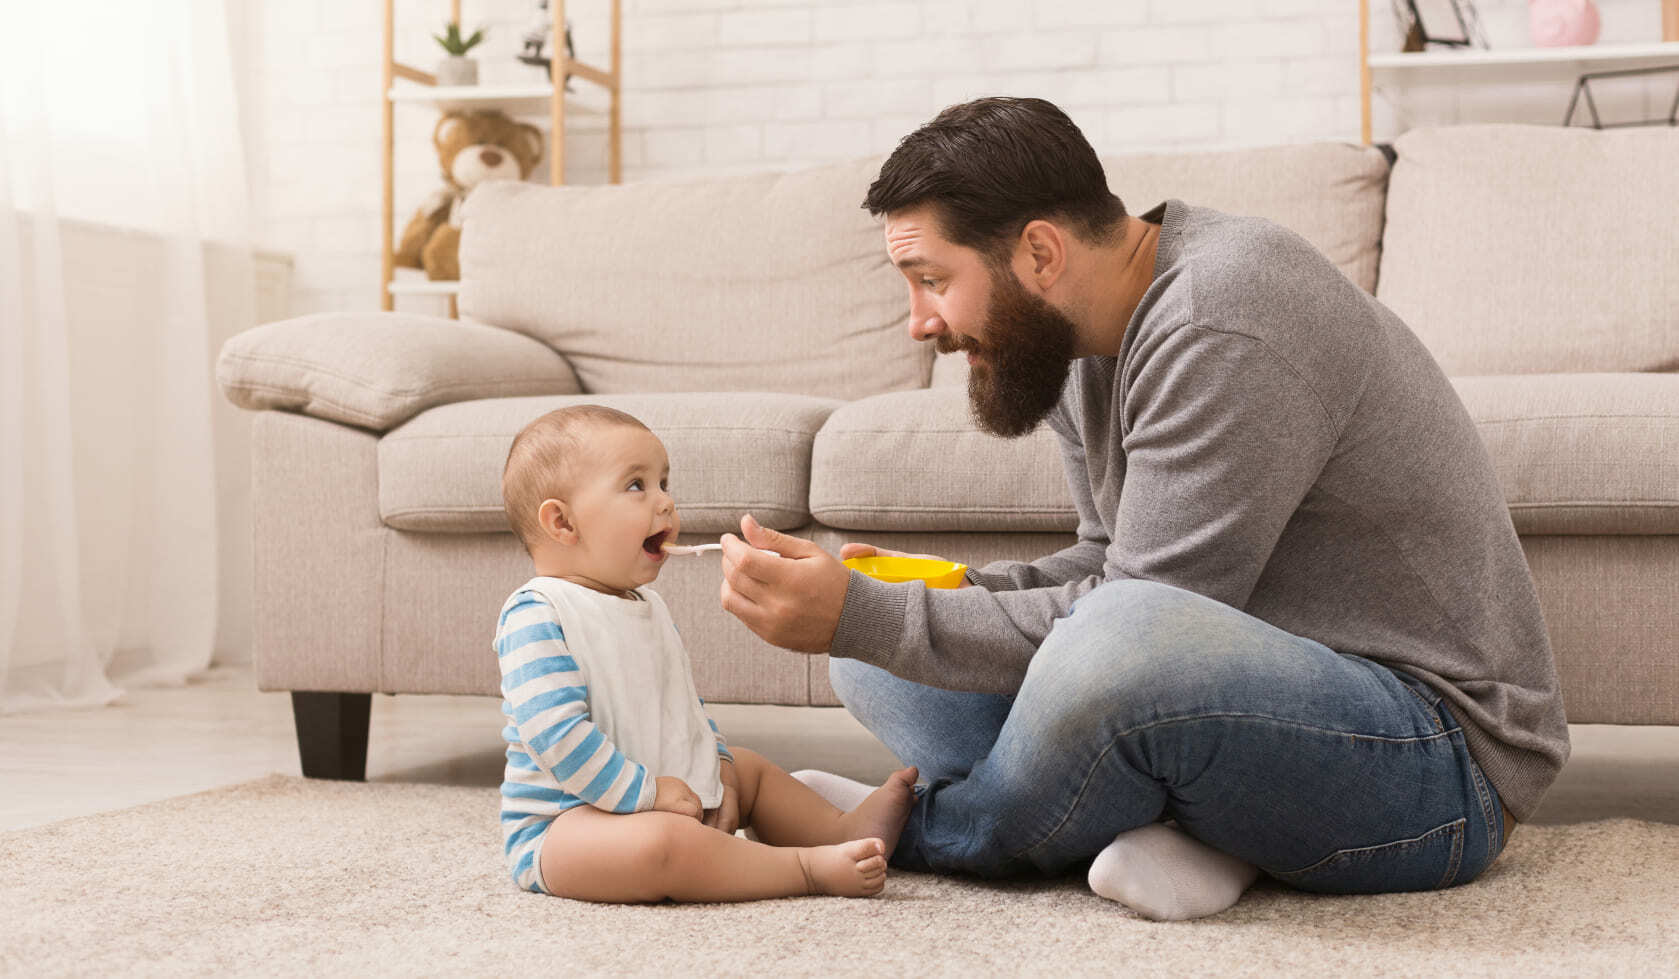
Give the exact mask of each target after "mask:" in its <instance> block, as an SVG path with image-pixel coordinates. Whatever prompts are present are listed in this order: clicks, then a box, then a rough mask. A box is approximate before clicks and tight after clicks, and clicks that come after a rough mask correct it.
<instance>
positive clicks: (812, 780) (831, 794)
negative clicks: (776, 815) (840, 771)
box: [793, 768, 878, 812]
mask: <svg viewBox="0 0 1679 979" xmlns="http://www.w3.org/2000/svg"><path fill="white" fill-rule="evenodd" d="M793 777H794V778H796V779H798V780H799V781H801V782H803V783H804V784H805V785H806V786H808V787H809V788H810V790H811V791H812V792H815V793H816V794H817V795H819V796H821V797H822V798H824V799H827V800H828V804H829V805H831V806H833V807H835V808H837V809H838V810H839V811H840V812H850V811H851V810H853V809H855V808H857V807H858V806H859V805H862V803H863V800H864V799H867V798H868V797H869V793H870V792H873V791H874V790H875V789H876V788H878V786H874V785H864V784H863V783H862V782H857V781H853V780H852V779H849V778H846V777H845V776H844V775H835V774H834V773H832V772H824V771H818V770H817V769H814V768H806V769H802V770H800V771H797V772H794V773H793Z"/></svg>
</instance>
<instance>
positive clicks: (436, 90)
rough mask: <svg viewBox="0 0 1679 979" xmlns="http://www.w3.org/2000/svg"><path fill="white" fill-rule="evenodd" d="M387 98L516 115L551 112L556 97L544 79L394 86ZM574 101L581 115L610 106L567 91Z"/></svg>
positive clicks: (439, 107)
mask: <svg viewBox="0 0 1679 979" xmlns="http://www.w3.org/2000/svg"><path fill="white" fill-rule="evenodd" d="M387 97H388V98H389V99H390V100H391V101H392V102H395V103H397V104H399V105H402V104H407V105H419V104H427V103H429V104H431V105H433V106H435V107H436V108H437V110H438V111H439V112H454V111H456V110H459V111H462V112H488V111H490V110H497V111H500V112H505V113H507V114H508V115H510V116H512V117H514V118H516V119H517V118H522V117H530V116H546V115H548V104H549V102H550V101H551V100H552V99H553V98H554V86H552V85H549V84H547V83H545V82H538V83H536V84H530V85H438V86H427V85H418V84H405V85H393V86H391V88H390V91H389V92H388V93H387ZM566 100H567V101H568V102H570V103H571V104H570V105H568V106H567V107H566V109H567V111H568V112H575V113H578V114H579V115H592V116H604V115H607V114H608V113H609V112H610V109H605V108H601V107H599V106H595V105H591V104H589V103H588V102H585V101H581V100H579V99H578V98H577V96H576V94H575V93H567V94H566Z"/></svg>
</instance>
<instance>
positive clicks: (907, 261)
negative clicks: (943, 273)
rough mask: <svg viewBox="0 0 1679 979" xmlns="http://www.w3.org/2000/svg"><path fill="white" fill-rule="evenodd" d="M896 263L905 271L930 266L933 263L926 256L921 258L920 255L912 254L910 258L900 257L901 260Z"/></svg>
mask: <svg viewBox="0 0 1679 979" xmlns="http://www.w3.org/2000/svg"><path fill="white" fill-rule="evenodd" d="M894 264H896V265H897V266H898V268H901V269H903V270H904V271H905V272H908V271H910V270H912V269H924V268H929V267H931V266H932V264H933V263H932V262H929V261H927V260H926V259H925V258H919V257H916V256H914V255H912V256H910V257H908V258H904V259H900V260H899V261H897V262H896V263H894Z"/></svg>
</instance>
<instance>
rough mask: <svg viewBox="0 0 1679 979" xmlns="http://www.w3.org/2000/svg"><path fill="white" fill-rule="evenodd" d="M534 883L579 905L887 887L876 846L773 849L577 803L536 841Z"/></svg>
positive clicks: (685, 823) (665, 815)
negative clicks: (538, 865) (538, 878)
mask: <svg viewBox="0 0 1679 979" xmlns="http://www.w3.org/2000/svg"><path fill="white" fill-rule="evenodd" d="M541 860H542V880H543V883H544V884H546V885H547V887H548V890H549V892H550V893H552V894H556V895H559V896H560V897H569V898H576V899H578V900H583V901H606V902H612V903H631V902H644V901H662V900H664V899H666V898H670V899H672V900H676V901H752V900H758V899H761V898H770V897H792V896H797V895H803V894H838V895H843V896H847V897H868V896H871V895H874V894H878V893H880V891H881V890H882V889H883V888H884V887H885V886H886V856H885V853H884V852H883V851H882V849H881V844H880V842H879V841H878V840H857V841H854V842H852V843H847V844H843V845H841V846H821V847H786V848H783V847H773V846H766V845H765V844H762V843H753V842H751V841H750V840H743V839H741V838H740V837H738V836H732V835H730V834H728V833H719V832H717V831H716V830H715V829H712V828H711V827H709V826H706V825H704V824H703V823H701V822H699V821H698V820H696V819H692V818H690V817H688V816H679V815H677V814H675V813H669V812H638V813H628V814H617V813H609V812H602V811H600V810H599V809H595V808H593V807H590V806H578V807H577V808H575V809H571V810H568V811H566V812H565V813H563V814H562V815H560V816H558V817H556V818H555V820H554V824H553V825H552V826H551V827H549V829H548V832H547V834H546V835H545V836H544V837H543V841H542V854H541Z"/></svg>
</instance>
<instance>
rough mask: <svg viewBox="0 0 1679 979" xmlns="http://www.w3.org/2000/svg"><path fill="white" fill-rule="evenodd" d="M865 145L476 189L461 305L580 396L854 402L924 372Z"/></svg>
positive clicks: (465, 235) (925, 360) (925, 356)
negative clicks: (710, 171)
mask: <svg viewBox="0 0 1679 979" xmlns="http://www.w3.org/2000/svg"><path fill="white" fill-rule="evenodd" d="M880 163H881V161H880V160H879V159H869V160H859V161H853V162H850V163H845V164H840V165H836V166H828V167H822V168H820V169H814V170H806V171H802V172H798V173H787V174H774V173H769V174H755V175H751V176H741V177H712V178H708V179H705V180H700V181H693V182H686V183H642V184H626V185H621V186H593V187H543V186H538V185H534V184H527V183H520V182H517V181H500V182H494V183H489V184H483V185H480V186H479V187H478V188H476V189H475V190H474V191H473V193H472V195H471V197H470V198H469V199H468V200H467V202H466V205H465V211H464V214H465V226H464V228H463V229H462V233H461V249H460V250H461V294H460V309H461V313H462V315H465V316H471V317H473V318H475V319H479V320H483V321H485V322H489V323H495V324H496V325H498V326H504V327H507V328H509V329H513V330H518V331H519V332H521V333H527V334H529V335H531V336H533V337H536V338H538V339H540V340H543V341H544V342H546V343H548V344H550V345H551V346H552V347H554V349H556V350H558V351H560V352H561V353H563V354H564V355H565V356H566V359H567V360H569V361H571V363H572V364H573V365H574V366H575V367H576V368H577V374H578V377H579V378H581V380H582V382H583V390H584V391H588V392H591V393H623V392H642V391H781V392H787V393H793V394H811V395H816V396H819V397H831V398H844V399H852V398H859V397H863V396H865V395H870V394H878V393H880V392H883V391H895V390H902V389H905V388H915V387H921V386H923V385H925V384H926V381H927V374H928V371H929V369H930V365H931V363H932V351H931V349H928V348H924V347H921V346H920V345H918V344H916V343H915V342H914V341H913V340H911V339H909V336H908V334H907V332H906V330H905V322H906V321H907V319H908V317H909V294H908V290H907V289H906V288H905V286H904V281H903V277H902V276H900V275H899V274H898V271H897V269H895V268H894V267H893V266H892V265H891V263H890V262H889V261H888V260H887V256H886V246H885V242H884V240H883V239H882V238H881V229H880V224H879V222H877V221H876V220H875V219H873V218H871V217H870V216H869V214H868V212H867V211H864V210H863V209H862V207H861V204H862V201H863V196H864V194H865V193H867V191H868V187H869V183H870V182H871V181H872V180H873V179H874V177H875V174H876V171H878V169H879V167H880Z"/></svg>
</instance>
